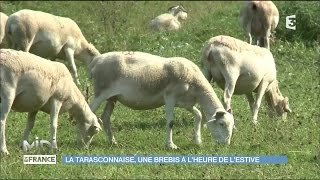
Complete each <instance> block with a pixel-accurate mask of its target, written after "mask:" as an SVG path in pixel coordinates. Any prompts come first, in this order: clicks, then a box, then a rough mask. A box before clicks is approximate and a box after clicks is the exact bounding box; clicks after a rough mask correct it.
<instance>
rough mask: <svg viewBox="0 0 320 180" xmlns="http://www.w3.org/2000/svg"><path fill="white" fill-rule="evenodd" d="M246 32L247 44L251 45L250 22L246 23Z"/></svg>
mask: <svg viewBox="0 0 320 180" xmlns="http://www.w3.org/2000/svg"><path fill="white" fill-rule="evenodd" d="M246 31H247V36H248V43H249V44H252V36H251V20H250V21H249V22H248V24H247V27H246Z"/></svg>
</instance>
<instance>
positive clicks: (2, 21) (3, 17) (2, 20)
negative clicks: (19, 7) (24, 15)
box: [0, 12, 8, 47]
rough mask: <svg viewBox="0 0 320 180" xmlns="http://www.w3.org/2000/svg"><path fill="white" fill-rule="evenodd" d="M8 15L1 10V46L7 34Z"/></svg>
mask: <svg viewBox="0 0 320 180" xmlns="http://www.w3.org/2000/svg"><path fill="white" fill-rule="evenodd" d="M7 19H8V16H7V15H6V14H4V13H2V12H0V47H2V45H3V41H5V39H4V35H5V27H6V23H7Z"/></svg>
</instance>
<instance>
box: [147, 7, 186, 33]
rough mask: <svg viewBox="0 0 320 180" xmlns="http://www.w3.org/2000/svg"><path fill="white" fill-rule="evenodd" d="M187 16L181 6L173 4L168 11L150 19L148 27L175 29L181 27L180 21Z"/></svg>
mask: <svg viewBox="0 0 320 180" xmlns="http://www.w3.org/2000/svg"><path fill="white" fill-rule="evenodd" d="M187 17H188V14H187V11H186V10H185V9H184V7H183V6H173V7H170V8H169V9H168V13H165V14H161V15H159V16H157V17H155V18H154V19H152V20H151V21H150V23H149V27H150V28H151V29H153V30H156V31H177V30H179V29H180V28H181V23H180V21H182V20H186V19H187Z"/></svg>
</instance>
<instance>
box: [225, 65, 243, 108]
mask: <svg viewBox="0 0 320 180" xmlns="http://www.w3.org/2000/svg"><path fill="white" fill-rule="evenodd" d="M224 69H226V70H225V71H222V74H223V76H224V79H225V86H224V93H223V100H224V107H225V109H226V111H228V112H230V113H232V109H231V97H232V95H233V92H234V88H235V86H236V82H237V79H238V77H239V73H238V72H237V71H236V70H235V69H231V68H228V69H227V68H226V67H224ZM228 72H230V73H228ZM231 72H232V73H231Z"/></svg>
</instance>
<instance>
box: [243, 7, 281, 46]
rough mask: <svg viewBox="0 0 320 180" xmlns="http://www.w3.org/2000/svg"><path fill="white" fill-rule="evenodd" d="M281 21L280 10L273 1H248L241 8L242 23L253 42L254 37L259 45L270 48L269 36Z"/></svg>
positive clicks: (250, 41)
mask: <svg viewBox="0 0 320 180" xmlns="http://www.w3.org/2000/svg"><path fill="white" fill-rule="evenodd" d="M278 22H279V11H278V9H277V7H276V6H275V5H274V3H273V2H271V1H246V2H245V4H244V6H243V7H242V8H241V10H240V24H241V26H242V27H243V28H244V30H245V31H246V33H247V36H248V42H249V43H250V44H252V37H251V36H254V37H255V38H256V39H257V45H259V46H261V47H265V48H268V49H270V43H269V38H270V35H271V31H273V30H275V28H276V27H277V25H278Z"/></svg>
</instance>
